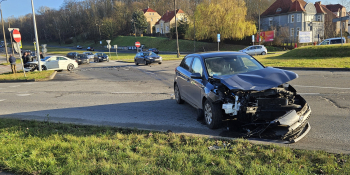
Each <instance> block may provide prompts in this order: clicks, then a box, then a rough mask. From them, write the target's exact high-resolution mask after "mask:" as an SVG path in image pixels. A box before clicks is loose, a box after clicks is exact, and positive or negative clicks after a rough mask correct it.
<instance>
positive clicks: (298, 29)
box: [297, 27, 300, 36]
mask: <svg viewBox="0 0 350 175" xmlns="http://www.w3.org/2000/svg"><path fill="white" fill-rule="evenodd" d="M299 31H300V28H299V27H297V36H299Z"/></svg>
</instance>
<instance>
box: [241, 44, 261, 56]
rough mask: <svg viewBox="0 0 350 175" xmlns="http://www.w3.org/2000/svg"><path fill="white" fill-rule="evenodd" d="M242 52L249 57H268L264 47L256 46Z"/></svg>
mask: <svg viewBox="0 0 350 175" xmlns="http://www.w3.org/2000/svg"><path fill="white" fill-rule="evenodd" d="M240 52H244V53H246V54H249V55H266V54H267V49H266V47H265V46H264V45H254V46H249V47H246V48H244V49H243V50H240Z"/></svg>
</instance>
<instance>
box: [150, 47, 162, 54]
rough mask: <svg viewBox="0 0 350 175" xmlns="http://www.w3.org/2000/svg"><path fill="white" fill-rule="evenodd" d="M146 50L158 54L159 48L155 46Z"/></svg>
mask: <svg viewBox="0 0 350 175" xmlns="http://www.w3.org/2000/svg"><path fill="white" fill-rule="evenodd" d="M148 51H151V52H154V53H156V54H159V50H158V49H157V48H149V49H148Z"/></svg>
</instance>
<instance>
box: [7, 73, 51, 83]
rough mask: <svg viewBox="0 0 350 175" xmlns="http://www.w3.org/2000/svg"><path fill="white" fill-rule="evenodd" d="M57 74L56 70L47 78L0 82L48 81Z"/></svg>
mask: <svg viewBox="0 0 350 175" xmlns="http://www.w3.org/2000/svg"><path fill="white" fill-rule="evenodd" d="M56 74H57V71H55V72H53V73H52V74H51V75H50V76H49V78H44V79H38V80H37V79H34V80H0V83H18V82H37V81H48V80H52V79H53V78H55V76H56Z"/></svg>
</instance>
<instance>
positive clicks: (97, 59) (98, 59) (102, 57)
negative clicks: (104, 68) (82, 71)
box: [94, 52, 109, 62]
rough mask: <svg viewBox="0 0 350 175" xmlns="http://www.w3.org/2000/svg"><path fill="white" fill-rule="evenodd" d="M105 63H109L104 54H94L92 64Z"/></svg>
mask: <svg viewBox="0 0 350 175" xmlns="http://www.w3.org/2000/svg"><path fill="white" fill-rule="evenodd" d="M101 61H107V62H109V57H108V55H106V54H105V53H102V52H98V53H95V54H94V62H101Z"/></svg>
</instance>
